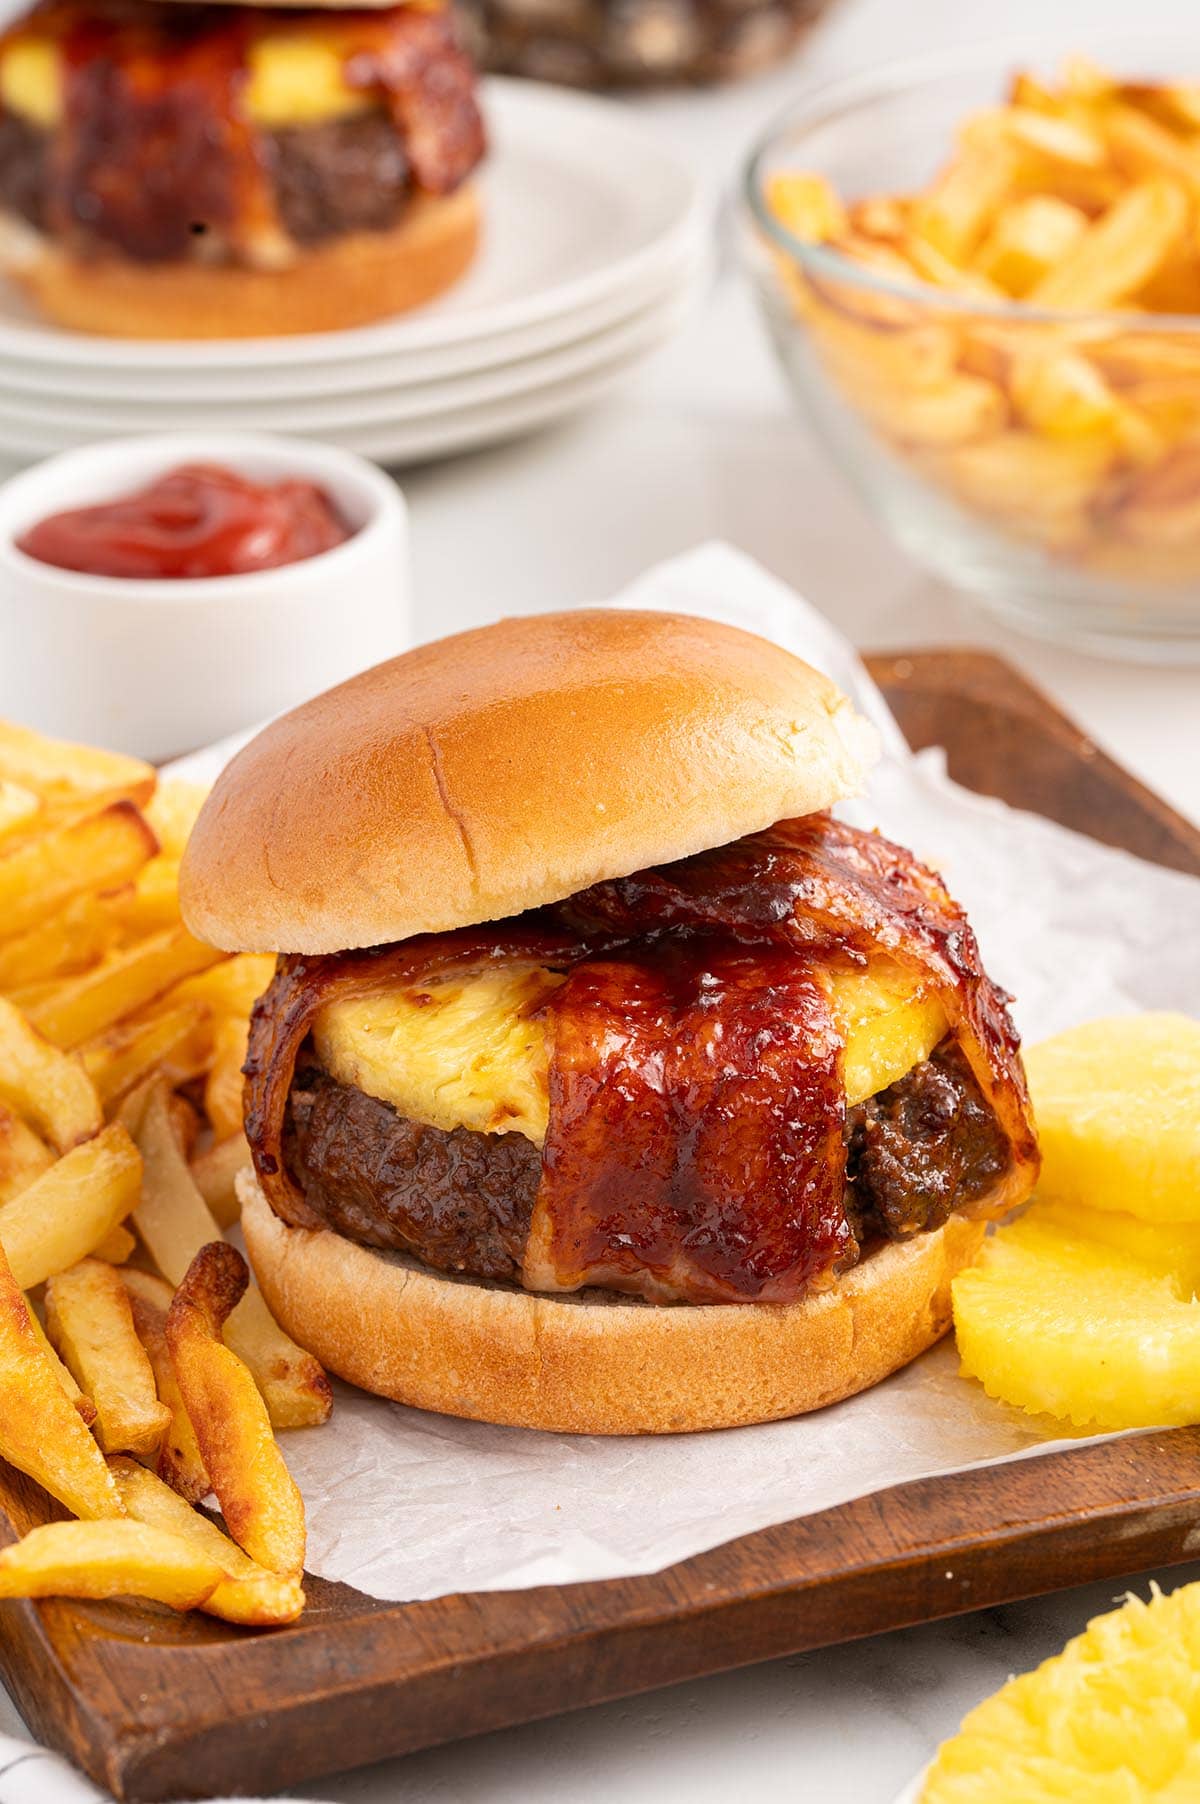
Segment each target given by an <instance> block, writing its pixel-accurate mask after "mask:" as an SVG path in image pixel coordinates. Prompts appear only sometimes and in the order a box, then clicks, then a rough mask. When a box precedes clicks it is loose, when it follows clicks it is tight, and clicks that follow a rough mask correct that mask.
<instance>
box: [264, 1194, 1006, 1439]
mask: <svg viewBox="0 0 1200 1804" xmlns="http://www.w3.org/2000/svg"><path fill="white" fill-rule="evenodd" d="M238 1187H239V1191H240V1192H241V1197H242V1226H243V1228H244V1231H245V1236H246V1245H247V1247H248V1248H249V1252H250V1259H251V1263H252V1264H253V1266H254V1270H255V1272H256V1273H257V1276H258V1281H259V1283H260V1285H261V1286H262V1289H263V1292H264V1294H265V1296H266V1299H267V1302H268V1304H269V1305H270V1307H271V1310H272V1313H273V1314H274V1315H275V1316H276V1318H277V1319H278V1320H279V1321H280V1322H281V1323H282V1325H283V1326H284V1327H285V1328H286V1329H287V1331H288V1333H289V1334H291V1335H293V1336H294V1338H295V1339H296V1340H298V1341H299V1342H300V1343H301V1345H302V1346H304V1347H307V1348H308V1349H309V1350H310V1351H311V1352H313V1353H315V1354H316V1356H317V1358H318V1359H319V1360H321V1362H322V1363H323V1364H324V1365H326V1366H327V1367H328V1368H329V1369H330V1371H332V1372H336V1373H337V1375H338V1377H339V1378H347V1379H349V1380H350V1382H351V1383H352V1384H357V1385H360V1386H361V1387H362V1389H363V1390H368V1391H375V1392H376V1393H377V1394H378V1395H379V1396H381V1397H391V1398H394V1399H395V1401H396V1402H397V1403H409V1404H412V1405H414V1406H415V1407H416V1408H418V1409H428V1410H435V1411H437V1412H438V1413H439V1414H442V1415H448V1416H467V1417H470V1418H471V1419H472V1420H474V1421H478V1422H497V1423H502V1424H504V1425H506V1426H509V1427H514V1428H546V1429H553V1430H556V1431H559V1432H561V1433H565V1434H677V1433H680V1432H683V1431H686V1430H693V1429H704V1428H734V1427H737V1426H738V1425H740V1424H743V1423H747V1422H770V1421H775V1420H777V1419H778V1418H779V1417H781V1416H798V1415H802V1414H803V1413H804V1412H805V1411H806V1410H810V1409H820V1408H821V1407H822V1406H823V1405H825V1404H827V1403H837V1402H839V1401H840V1400H841V1399H842V1398H843V1397H850V1396H853V1395H854V1393H855V1392H856V1391H862V1390H866V1389H867V1387H868V1386H869V1385H872V1384H878V1382H879V1380H880V1379H881V1378H886V1377H887V1375H888V1373H889V1372H894V1371H896V1370H897V1369H898V1368H899V1367H900V1366H903V1365H907V1364H908V1363H909V1361H910V1360H913V1359H915V1358H916V1357H917V1355H918V1354H919V1353H923V1352H924V1351H925V1349H926V1348H927V1347H931V1346H932V1345H933V1343H934V1341H936V1340H939V1339H940V1338H941V1336H942V1335H943V1334H944V1333H945V1332H946V1330H947V1328H948V1327H949V1326H950V1282H951V1279H952V1278H954V1277H955V1276H956V1274H957V1273H958V1272H960V1271H962V1269H963V1268H964V1267H965V1266H967V1265H969V1264H970V1263H971V1261H972V1260H973V1259H974V1257H975V1255H976V1253H977V1252H978V1250H979V1247H980V1245H981V1244H982V1241H983V1236H984V1232H985V1227H986V1224H985V1223H984V1222H982V1221H974V1220H971V1221H969V1220H967V1219H966V1218H965V1217H963V1216H957V1215H956V1216H951V1218H950V1220H949V1221H948V1222H947V1223H946V1225H945V1227H943V1228H939V1229H937V1230H936V1231H935V1232H933V1233H929V1234H920V1235H918V1236H916V1238H914V1239H912V1240H906V1241H896V1242H892V1243H890V1244H889V1245H887V1246H884V1247H881V1248H880V1249H879V1250H878V1251H877V1252H874V1253H872V1254H870V1255H869V1256H868V1257H867V1258H866V1259H864V1260H863V1262H862V1264H861V1265H856V1266H855V1267H854V1268H853V1270H852V1271H849V1272H847V1274H846V1275H845V1277H844V1278H841V1279H839V1280H838V1282H837V1283H836V1284H835V1285H834V1287H833V1288H832V1289H831V1290H827V1291H822V1292H821V1293H820V1294H819V1295H816V1296H812V1297H808V1298H806V1299H805V1300H804V1301H803V1302H800V1303H791V1304H786V1305H782V1306H780V1305H776V1304H716V1305H689V1304H679V1305H674V1306H667V1307H657V1308H656V1307H655V1306H654V1305H653V1304H649V1303H643V1302H639V1301H636V1300H633V1299H630V1298H628V1297H620V1296H617V1295H615V1294H614V1293H612V1292H610V1291H600V1290H585V1291H579V1292H574V1293H571V1294H569V1295H564V1296H544V1295H535V1294H533V1293H531V1292H529V1291H523V1290H517V1289H516V1288H514V1287H513V1286H511V1285H501V1284H488V1283H485V1282H483V1281H481V1280H479V1279H471V1278H458V1277H446V1276H443V1275H442V1274H441V1273H438V1272H433V1271H430V1270H429V1269H428V1267H426V1266H422V1265H419V1264H417V1262H416V1261H415V1260H412V1259H408V1258H405V1257H404V1256H403V1255H401V1254H395V1253H380V1252H374V1251H373V1250H371V1249H370V1248H368V1247H362V1246H358V1245H357V1244H356V1243H355V1242H354V1241H352V1240H345V1239H343V1238H342V1236H341V1235H340V1234H334V1233H332V1232H331V1231H330V1230H329V1229H326V1228H319V1229H316V1230H313V1229H308V1228H291V1227H288V1226H287V1225H286V1224H285V1223H283V1222H282V1221H280V1220H279V1218H278V1217H277V1216H276V1215H275V1214H274V1213H273V1212H272V1210H271V1208H270V1206H269V1204H268V1203H267V1201H266V1199H265V1197H264V1196H263V1194H262V1191H261V1190H260V1189H259V1187H258V1185H257V1184H256V1183H255V1181H254V1178H253V1176H252V1175H251V1174H250V1173H249V1172H246V1173H244V1174H243V1175H242V1177H241V1178H240V1179H239V1181H238Z"/></svg>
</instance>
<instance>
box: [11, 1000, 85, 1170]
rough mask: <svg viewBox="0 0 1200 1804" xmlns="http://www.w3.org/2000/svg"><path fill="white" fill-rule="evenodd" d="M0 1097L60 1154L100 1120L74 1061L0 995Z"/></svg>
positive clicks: (76, 1143) (67, 1149)
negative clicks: (37, 1130) (43, 1036)
mask: <svg viewBox="0 0 1200 1804" xmlns="http://www.w3.org/2000/svg"><path fill="white" fill-rule="evenodd" d="M0 1102H3V1103H6V1104H7V1105H8V1106H9V1107H10V1108H12V1109H15V1110H16V1111H17V1113H18V1114H20V1115H23V1116H24V1117H25V1118H26V1120H28V1121H30V1122H32V1124H33V1125H34V1127H36V1128H38V1129H39V1130H40V1132H41V1133H43V1134H44V1135H45V1136H46V1138H47V1139H48V1140H49V1142H50V1144H51V1145H52V1146H53V1147H54V1149H55V1150H56V1151H57V1152H60V1153H65V1152H67V1151H69V1150H70V1148H71V1147H73V1146H77V1145H78V1144H79V1142H80V1141H81V1140H87V1139H90V1138H91V1136H92V1135H93V1134H95V1133H98V1132H99V1130H100V1128H101V1127H102V1126H103V1125H104V1110H103V1109H102V1108H101V1106H100V1098H99V1097H98V1096H97V1095H96V1089H95V1085H94V1084H93V1083H92V1081H91V1079H90V1078H89V1077H88V1074H87V1072H86V1071H85V1070H84V1068H83V1065H82V1064H81V1063H80V1061H79V1060H78V1059H76V1058H72V1057H71V1056H70V1055H69V1054H67V1053H64V1052H61V1051H60V1050H59V1049H58V1048H57V1047H55V1046H51V1045H50V1043H49V1042H48V1041H47V1040H45V1039H43V1038H42V1036H41V1034H39V1033H37V1032H36V1031H35V1029H34V1028H32V1027H31V1026H30V1025H29V1022H28V1021H27V1020H26V1019H25V1017H24V1015H22V1013H21V1011H20V1009H18V1008H16V1007H15V1006H14V1005H13V1004H12V1003H11V1002H7V1001H5V999H4V998H3V997H0Z"/></svg>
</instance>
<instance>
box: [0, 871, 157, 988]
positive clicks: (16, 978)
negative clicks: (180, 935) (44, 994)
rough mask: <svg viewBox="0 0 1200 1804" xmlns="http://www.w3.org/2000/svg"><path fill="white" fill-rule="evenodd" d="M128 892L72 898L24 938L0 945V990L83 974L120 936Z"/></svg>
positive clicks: (5, 941) (24, 935) (0, 942)
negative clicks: (124, 904) (74, 973)
mask: <svg viewBox="0 0 1200 1804" xmlns="http://www.w3.org/2000/svg"><path fill="white" fill-rule="evenodd" d="M129 893H130V892H129V891H127V890H119V891H117V892H115V893H114V894H112V895H107V896H93V895H84V896H75V897H74V898H73V899H72V900H71V901H70V902H68V903H67V904H66V905H65V907H63V908H60V909H59V910H58V912H57V913H56V914H52V915H50V916H48V917H47V919H46V920H44V921H42V922H40V923H39V924H38V926H36V927H31V928H30V929H29V931H28V933H21V934H17V935H16V937H15V938H13V939H9V940H0V990H16V989H20V988H23V987H26V986H28V985H29V984H35V983H42V982H44V981H45V980H46V979H48V978H52V977H62V976H66V975H69V974H71V973H73V972H76V971H83V970H85V969H86V968H87V966H88V965H92V964H95V963H96V961H97V960H98V959H101V958H103V957H104V955H105V953H106V952H109V951H111V949H112V948H113V947H114V946H115V945H116V943H117V940H118V938H119V937H120V933H121V898H122V897H123V896H126V895H127V894H129Z"/></svg>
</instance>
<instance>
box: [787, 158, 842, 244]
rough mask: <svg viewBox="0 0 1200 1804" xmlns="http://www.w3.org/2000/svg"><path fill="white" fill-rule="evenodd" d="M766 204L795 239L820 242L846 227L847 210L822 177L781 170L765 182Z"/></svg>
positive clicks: (810, 242)
mask: <svg viewBox="0 0 1200 1804" xmlns="http://www.w3.org/2000/svg"><path fill="white" fill-rule="evenodd" d="M767 204H768V205H769V206H770V209H771V211H772V213H773V214H774V215H775V217H776V219H778V221H779V223H780V225H782V226H784V227H785V228H786V229H787V230H788V231H789V232H791V233H792V235H793V237H795V238H802V239H804V240H805V241H806V242H807V243H809V244H823V243H824V242H825V241H826V240H827V239H829V238H835V237H836V236H837V234H838V233H839V232H843V231H845V229H846V209H845V208H844V207H843V205H842V203H841V201H840V200H839V199H838V197H837V195H836V194H835V193H834V191H833V189H832V187H831V186H830V184H829V183H828V182H827V181H826V180H825V178H824V176H820V175H809V174H806V173H803V172H801V173H797V174H792V173H790V172H784V173H782V174H779V175H773V176H772V177H771V178H770V180H769V181H768V183H767Z"/></svg>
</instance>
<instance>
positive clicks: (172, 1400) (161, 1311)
mask: <svg viewBox="0 0 1200 1804" xmlns="http://www.w3.org/2000/svg"><path fill="white" fill-rule="evenodd" d="M121 1277H122V1281H123V1282H124V1285H125V1289H126V1291H127V1292H128V1295H129V1305H130V1309H131V1311H132V1314H133V1325H134V1327H135V1329H136V1330H137V1336H138V1339H139V1340H140V1341H141V1343H142V1345H143V1347H144V1348H145V1349H146V1357H147V1358H148V1359H149V1361H150V1366H151V1369H152V1371H153V1373H154V1382H155V1385H156V1387H157V1390H158V1400H159V1402H160V1403H162V1404H164V1405H165V1406H166V1408H167V1409H168V1411H169V1412H170V1417H171V1421H170V1425H169V1426H168V1428H167V1431H166V1433H165V1434H164V1435H163V1438H162V1440H161V1442H160V1443H159V1448H158V1461H157V1465H156V1470H157V1472H158V1476H159V1477H160V1478H161V1479H162V1480H163V1482H164V1483H165V1484H167V1485H169V1486H170V1487H171V1489H172V1490H173V1491H177V1492H178V1493H179V1495H180V1496H181V1497H183V1498H186V1500H187V1501H188V1503H199V1502H200V1499H201V1498H202V1497H207V1496H208V1493H209V1492H210V1491H211V1490H212V1482H211V1480H210V1479H209V1476H208V1470H207V1468H206V1466H205V1464H204V1456H203V1454H202V1453H201V1451H200V1446H199V1443H198V1441H197V1440H196V1432H195V1430H194V1428H193V1427H192V1424H191V1420H190V1418H189V1416H188V1413H187V1409H186V1407H185V1405H184V1401H183V1394H182V1392H181V1391H180V1389H179V1380H178V1379H177V1378H176V1376H175V1367H174V1366H173V1365H172V1363H171V1354H170V1351H169V1349H168V1347H167V1311H168V1309H170V1307H171V1298H172V1297H173V1296H174V1294H175V1293H174V1291H173V1290H172V1289H171V1286H170V1285H169V1284H167V1283H166V1282H165V1281H164V1280H163V1279H162V1278H155V1277H153V1276H152V1275H151V1274H150V1273H149V1272H139V1271H126V1272H122V1274H121Z"/></svg>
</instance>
